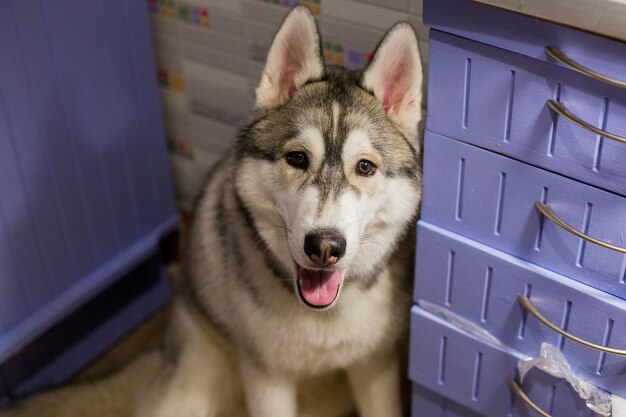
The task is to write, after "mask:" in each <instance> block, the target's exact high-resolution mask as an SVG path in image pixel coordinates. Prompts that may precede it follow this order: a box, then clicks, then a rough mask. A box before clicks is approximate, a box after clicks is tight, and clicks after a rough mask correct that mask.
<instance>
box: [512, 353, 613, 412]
mask: <svg viewBox="0 0 626 417" xmlns="http://www.w3.org/2000/svg"><path fill="white" fill-rule="evenodd" d="M517 368H518V369H519V374H520V380H521V381H522V382H523V381H524V377H525V376H526V374H527V373H528V371H530V370H531V369H532V368H538V369H540V370H542V371H544V372H546V373H548V374H550V375H552V376H554V377H556V378H564V379H565V380H566V381H567V382H568V383H569V384H570V385H571V386H572V388H574V390H575V391H576V392H577V393H578V395H579V396H580V398H582V399H583V400H585V401H586V403H587V407H589V408H590V409H591V410H593V411H595V412H596V413H598V414H600V415H603V416H606V417H609V416H610V415H611V394H609V393H607V392H605V391H603V390H601V389H600V388H598V387H596V386H595V385H591V384H590V383H589V382H587V381H585V380H583V379H581V378H579V377H577V376H576V375H575V374H574V372H573V371H572V368H571V366H570V365H569V363H568V362H567V359H565V356H563V353H562V352H561V351H560V350H559V349H557V348H556V347H554V346H552V345H550V344H549V343H545V342H544V343H542V344H541V349H540V351H539V356H538V357H536V358H522V359H520V360H519V361H518V363H517Z"/></svg>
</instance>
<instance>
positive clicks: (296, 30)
mask: <svg viewBox="0 0 626 417" xmlns="http://www.w3.org/2000/svg"><path fill="white" fill-rule="evenodd" d="M323 75H324V61H323V58H322V54H321V51H320V37H319V33H318V32H317V27H316V25H315V19H314V18H313V15H312V14H311V12H310V11H309V9H307V8H306V7H304V6H299V7H296V8H295V9H293V10H292V11H291V12H290V13H289V15H287V17H286V18H285V21H284V22H283V24H282V26H281V27H280V29H279V30H278V33H277V34H276V36H275V37H274V41H273V42H272V46H271V47H270V51H269V53H268V54H267V62H266V63H265V69H264V70H263V75H262V76H261V82H260V83H259V86H258V87H257V89H256V107H257V108H269V107H276V106H279V105H281V104H283V103H285V102H286V101H287V100H289V99H290V98H291V97H292V96H293V94H294V93H295V91H296V90H297V89H298V88H300V87H301V86H302V85H304V84H305V83H306V82H307V81H309V80H313V79H319V78H322V77H323Z"/></svg>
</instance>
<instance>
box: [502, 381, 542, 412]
mask: <svg viewBox="0 0 626 417" xmlns="http://www.w3.org/2000/svg"><path fill="white" fill-rule="evenodd" d="M507 382H508V384H509V389H510V390H511V391H513V393H514V394H515V395H516V396H517V398H519V399H520V400H522V401H524V402H525V403H526V405H527V406H529V407H530V408H532V409H533V410H535V411H536V412H537V413H539V415H540V416H543V417H552V416H551V415H550V414H548V413H546V412H545V411H543V410H542V409H541V408H539V406H538V405H537V404H535V403H534V402H533V401H532V400H531V399H530V398H528V395H526V393H525V392H524V389H522V387H521V386H520V385H519V384H518V383H517V382H515V381H513V380H512V379H509V380H508V381H507Z"/></svg>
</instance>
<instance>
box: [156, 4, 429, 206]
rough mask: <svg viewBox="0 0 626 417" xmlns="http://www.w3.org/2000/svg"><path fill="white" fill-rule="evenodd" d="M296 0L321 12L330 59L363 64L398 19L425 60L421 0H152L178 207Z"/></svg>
mask: <svg viewBox="0 0 626 417" xmlns="http://www.w3.org/2000/svg"><path fill="white" fill-rule="evenodd" d="M298 4H303V5H305V6H307V7H309V9H311V11H312V12H313V14H314V15H315V16H316V19H317V21H318V25H319V28H320V31H321V35H322V43H323V48H324V58H325V59H326V61H327V62H329V63H335V64H342V65H345V66H346V67H348V68H353V69H356V68H362V67H364V66H365V65H366V64H367V62H368V61H369V59H371V56H372V52H373V50H374V48H375V47H376V44H377V43H378V41H379V40H380V38H381V37H382V35H383V34H384V33H385V32H386V30H387V29H389V28H390V27H391V26H392V25H393V24H394V23H396V22H398V21H408V22H410V23H411V24H412V25H413V27H414V28H415V29H416V31H417V34H418V38H419V40H420V48H421V52H422V58H423V60H424V63H425V64H426V62H427V55H426V53H427V40H428V30H427V28H426V27H425V26H424V25H423V23H422V17H421V15H422V2H421V0H389V1H383V0H301V1H299V0H181V1H178V0H149V7H150V10H151V16H152V22H153V35H154V41H155V45H156V51H157V52H156V53H157V63H158V74H159V80H160V83H161V91H162V96H163V104H164V110H165V119H166V127H167V133H168V141H169V149H170V156H171V162H172V166H173V169H174V176H175V182H176V190H177V196H178V201H179V205H180V207H181V209H183V210H187V209H189V207H190V205H191V203H192V202H193V199H194V197H195V196H196V194H197V192H198V190H199V189H200V187H201V185H202V183H203V180H204V178H205V176H206V173H207V171H208V170H209V169H210V167H211V166H212V165H213V164H214V163H215V162H216V161H217V160H218V159H219V158H220V157H221V155H222V154H223V153H224V152H225V151H226V150H227V149H228V148H229V146H230V144H231V143H232V142H233V140H234V138H235V135H236V132H237V130H238V128H239V127H240V126H242V125H243V124H244V123H245V122H246V120H247V117H248V113H249V111H250V108H251V107H252V105H253V102H254V89H255V87H256V84H257V82H258V79H259V77H260V74H261V71H262V69H263V64H264V60H265V56H266V54H267V51H268V49H269V46H270V43H271V40H272V38H273V36H274V33H275V32H276V31H277V29H278V26H279V25H280V23H281V21H282V20H283V18H284V16H285V15H286V13H287V12H288V11H289V10H290V9H291V8H292V7H295V6H297V5H298Z"/></svg>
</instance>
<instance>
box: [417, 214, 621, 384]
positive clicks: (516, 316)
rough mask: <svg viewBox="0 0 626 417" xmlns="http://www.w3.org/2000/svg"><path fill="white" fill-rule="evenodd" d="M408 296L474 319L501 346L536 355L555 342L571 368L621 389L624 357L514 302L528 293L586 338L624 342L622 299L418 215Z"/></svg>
mask: <svg viewBox="0 0 626 417" xmlns="http://www.w3.org/2000/svg"><path fill="white" fill-rule="evenodd" d="M417 265H419V269H418V271H417V273H416V278H415V301H416V302H418V303H419V302H421V301H427V302H429V303H434V304H437V305H439V306H441V307H444V308H446V309H447V310H449V311H451V312H453V313H456V314H458V315H460V316H463V317H465V318H466V319H468V320H470V321H472V322H474V323H475V324H477V325H479V326H481V327H482V328H484V329H485V330H487V331H488V332H489V333H491V334H492V335H494V336H495V337H496V338H497V339H498V340H500V341H501V342H502V343H503V344H505V345H506V346H509V347H512V348H514V349H516V350H518V351H520V352H522V353H524V354H527V355H530V356H537V355H538V353H539V347H540V346H541V343H542V342H544V341H545V342H548V343H550V344H551V345H553V346H558V347H560V348H561V349H562V351H563V353H564V354H565V356H566V357H567V358H568V360H569V361H570V363H571V365H572V368H573V369H574V370H575V372H576V373H578V374H579V375H581V376H583V377H584V378H585V379H587V380H588V381H590V382H592V383H593V384H595V385H597V386H600V387H602V388H604V389H606V390H609V391H612V392H615V393H619V394H620V395H622V396H625V395H626V357H624V356H615V355H611V354H606V353H602V352H600V351H598V350H595V349H593V348H590V347H586V346H583V345H581V344H579V343H577V342H574V341H572V340H569V339H566V338H564V337H563V336H560V335H559V334H557V333H556V332H554V331H553V330H551V329H550V328H549V327H547V326H546V325H544V324H542V323H541V322H540V321H539V320H538V319H536V318H535V317H534V316H533V315H532V314H528V313H527V312H526V310H524V308H522V306H521V305H520V304H519V303H518V301H517V297H518V296H519V295H524V296H527V297H528V298H529V299H530V301H531V302H532V303H533V304H534V305H535V307H536V308H537V309H538V310H539V311H540V312H541V314H543V315H544V316H545V317H546V318H547V319H548V320H550V321H551V322H552V323H554V324H556V325H557V326H559V327H561V328H562V329H564V330H566V331H567V332H569V333H571V334H573V335H575V336H578V337H580V338H582V339H585V340H587V341H590V342H592V343H596V344H600V345H605V346H611V347H617V348H626V301H624V300H622V299H620V298H617V297H613V296H611V295H608V294H606V293H604V292H602V291H599V290H595V289H593V288H590V287H588V286H586V285H583V284H580V283H578V282H576V281H572V280H570V279H568V278H567V277H565V276H562V275H559V274H556V273H554V272H551V271H548V270H546V269H544V268H539V267H537V266H536V265H533V264H530V263H528V262H524V261H522V260H520V259H518V258H515V257H513V256H510V255H507V254H505V253H503V252H500V251H498V250H495V249H493V248H490V247H488V246H485V245H480V244H477V243H476V242H474V241H472V240H469V239H467V238H464V237H462V236H459V235H456V234H454V233H451V232H448V231H446V230H444V229H441V228H439V227H437V226H433V225H431V224H429V223H426V222H423V221H421V222H420V223H419V229H418V250H417Z"/></svg>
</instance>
